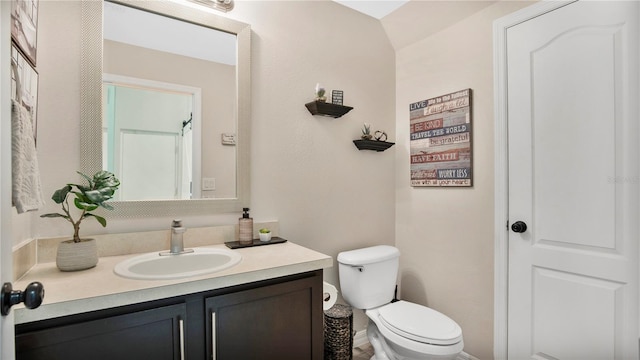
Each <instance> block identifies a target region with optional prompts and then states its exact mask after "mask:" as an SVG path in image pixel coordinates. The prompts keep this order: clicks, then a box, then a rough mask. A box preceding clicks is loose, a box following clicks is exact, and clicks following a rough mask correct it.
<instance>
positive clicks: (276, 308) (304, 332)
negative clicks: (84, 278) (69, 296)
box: [16, 270, 323, 360]
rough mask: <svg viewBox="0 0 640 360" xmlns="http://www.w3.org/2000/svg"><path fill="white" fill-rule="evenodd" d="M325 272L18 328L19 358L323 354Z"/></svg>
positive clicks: (225, 359)
mask: <svg viewBox="0 0 640 360" xmlns="http://www.w3.org/2000/svg"><path fill="white" fill-rule="evenodd" d="M322 316H323V315H322V270H316V271H312V272H307V273H301V274H296V275H290V276H286V277H282V278H277V279H270V280H264V281H260V282H255V283H250V284H243V285H238V286H234V287H230V288H225V289H218V290H211V291H207V292H202V293H197V294H190V295H185V296H179V297H174V298H169V299H162V300H157V301H153V302H148V303H141V304H134V305H129V306H126V307H120V308H114V309H106V310H100V311H97V312H92V313H86V314H77V315H71V316H68V317H64V318H57V319H49V320H43V321H39V322H35V323H27V324H19V325H17V326H16V353H17V354H16V358H17V359H18V360H28V359H51V360H57V359H60V360H62V359H64V360H69V359H71V360H73V359H91V360H101V359H105V360H107V359H109V360H111V359H188V360H202V359H215V360H237V359H243V360H249V359H279V360H287V359H292V360H293V359H295V360H302V359H309V360H320V359H322V356H323V338H322V336H323V334H322V332H323V319H322Z"/></svg>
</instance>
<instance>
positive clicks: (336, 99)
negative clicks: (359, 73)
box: [331, 90, 344, 105]
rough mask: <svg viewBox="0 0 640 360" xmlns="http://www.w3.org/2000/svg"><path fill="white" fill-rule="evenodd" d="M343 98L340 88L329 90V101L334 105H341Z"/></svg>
mask: <svg viewBox="0 0 640 360" xmlns="http://www.w3.org/2000/svg"><path fill="white" fill-rule="evenodd" d="M343 99H344V92H343V91H342V90H333V91H332V92H331V103H332V104H336V105H342V101H343Z"/></svg>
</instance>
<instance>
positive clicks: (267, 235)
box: [258, 232, 271, 241]
mask: <svg viewBox="0 0 640 360" xmlns="http://www.w3.org/2000/svg"><path fill="white" fill-rule="evenodd" d="M258 235H260V241H269V240H271V233H270V232H268V233H258Z"/></svg>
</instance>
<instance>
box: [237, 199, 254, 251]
mask: <svg viewBox="0 0 640 360" xmlns="http://www.w3.org/2000/svg"><path fill="white" fill-rule="evenodd" d="M242 211H244V213H243V214H242V217H241V218H240V219H239V220H238V221H239V228H240V231H239V232H240V234H239V235H240V236H239V239H238V240H239V243H240V244H241V245H248V244H251V243H253V218H250V217H249V208H242Z"/></svg>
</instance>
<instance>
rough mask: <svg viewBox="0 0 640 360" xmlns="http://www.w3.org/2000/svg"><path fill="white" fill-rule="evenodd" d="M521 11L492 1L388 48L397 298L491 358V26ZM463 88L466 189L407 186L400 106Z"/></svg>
mask: <svg viewBox="0 0 640 360" xmlns="http://www.w3.org/2000/svg"><path fill="white" fill-rule="evenodd" d="M525 5H527V3H525V2H499V3H497V4H495V5H492V6H490V7H488V8H486V9H484V10H482V11H480V12H478V13H476V14H474V15H472V16H470V17H468V18H466V19H464V20H462V21H460V22H458V23H456V24H454V25H452V26H450V27H448V28H446V29H444V30H442V31H440V32H438V33H436V34H434V35H431V36H429V37H427V38H425V39H423V40H421V41H419V42H416V43H414V44H412V45H410V46H407V47H405V48H403V49H401V50H399V51H397V57H396V77H397V79H396V89H397V93H396V118H397V124H396V134H397V140H398V143H397V145H396V146H397V152H396V245H397V247H398V248H399V249H400V251H401V254H402V257H401V261H400V265H401V269H400V278H401V296H402V297H403V298H404V299H406V300H410V301H414V302H417V303H420V304H423V305H427V306H429V307H432V308H434V309H436V310H438V311H441V312H443V313H445V314H447V315H448V316H450V317H451V318H453V319H454V320H455V321H456V322H457V323H458V324H459V325H460V326H461V327H462V330H463V336H464V342H465V350H464V351H465V352H467V353H469V354H472V355H474V356H476V357H478V358H480V359H491V358H493V251H494V244H493V242H494V236H493V226H494V225H493V224H494V223H493V221H494V219H493V201H494V200H493V186H494V179H493V173H494V169H493V167H494V164H493V123H494V122H493V52H492V51H491V49H492V40H493V38H492V34H493V33H492V23H493V20H495V19H497V18H499V17H502V16H504V15H506V14H508V13H511V12H513V11H515V10H517V9H520V8H522V7H524V6H525ZM466 88H471V89H472V91H473V97H472V99H473V100H472V129H473V130H472V136H473V138H472V141H473V145H472V146H473V169H474V179H473V183H474V185H473V187H471V188H442V189H440V188H425V187H423V188H420V187H416V188H413V187H411V186H410V179H409V175H410V173H409V146H410V144H409V104H410V103H414V102H417V101H420V100H425V99H429V98H432V97H436V96H439V95H444V94H448V93H451V92H454V91H457V90H463V89H466Z"/></svg>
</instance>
